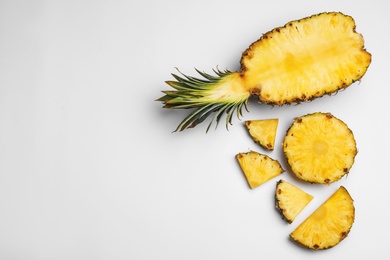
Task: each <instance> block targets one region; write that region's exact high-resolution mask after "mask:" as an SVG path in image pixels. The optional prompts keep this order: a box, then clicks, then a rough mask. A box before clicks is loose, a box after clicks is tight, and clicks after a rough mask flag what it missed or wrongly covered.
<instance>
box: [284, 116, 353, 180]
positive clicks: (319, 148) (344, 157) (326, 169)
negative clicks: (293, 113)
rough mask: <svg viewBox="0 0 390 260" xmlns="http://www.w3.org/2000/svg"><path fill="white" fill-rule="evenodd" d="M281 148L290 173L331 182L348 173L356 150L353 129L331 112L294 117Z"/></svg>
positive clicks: (301, 177)
mask: <svg viewBox="0 0 390 260" xmlns="http://www.w3.org/2000/svg"><path fill="white" fill-rule="evenodd" d="M283 150H284V154H285V156H286V159H287V162H288V164H289V165H290V167H291V170H292V172H293V173H294V174H295V175H296V176H297V177H298V178H300V179H302V180H304V181H307V182H311V183H320V184H330V183H333V182H335V181H338V180H340V179H341V178H342V177H343V176H344V175H346V174H348V173H349V171H350V169H351V167H352V165H353V164H354V161H355V156H356V154H357V152H358V150H357V146H356V140H355V138H354V135H353V132H352V131H351V130H350V129H349V128H348V126H347V125H346V124H345V123H344V122H343V121H341V120H340V119H338V118H336V117H334V116H333V115H332V114H330V113H321V112H316V113H312V114H307V115H305V116H302V117H299V118H295V120H294V122H293V123H292V125H291V126H290V128H289V129H288V130H287V133H286V136H285V138H284V141H283Z"/></svg>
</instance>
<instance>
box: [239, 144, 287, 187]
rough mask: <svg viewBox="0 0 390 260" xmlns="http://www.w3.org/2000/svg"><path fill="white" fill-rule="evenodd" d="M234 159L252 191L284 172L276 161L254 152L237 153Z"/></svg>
mask: <svg viewBox="0 0 390 260" xmlns="http://www.w3.org/2000/svg"><path fill="white" fill-rule="evenodd" d="M236 158H237V161H238V163H239V164H240V167H241V170H242V171H243V173H244V175H245V177H246V180H247V181H248V184H249V186H250V187H251V188H252V189H253V188H256V187H258V186H260V185H261V184H263V183H265V182H267V181H269V180H271V179H272V178H274V177H276V176H278V175H280V174H282V173H283V172H284V170H283V168H282V166H281V165H280V163H279V162H278V161H277V160H274V159H272V158H270V157H269V156H267V155H265V154H260V153H258V152H255V151H249V152H247V153H239V154H237V155H236Z"/></svg>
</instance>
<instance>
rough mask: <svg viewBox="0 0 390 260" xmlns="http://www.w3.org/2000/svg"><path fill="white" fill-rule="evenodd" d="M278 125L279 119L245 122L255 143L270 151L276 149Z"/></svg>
mask: <svg viewBox="0 0 390 260" xmlns="http://www.w3.org/2000/svg"><path fill="white" fill-rule="evenodd" d="M278 123H279V120H278V119H277V118H274V119H263V120H247V121H245V122H244V124H245V126H246V128H247V129H248V131H249V134H250V136H251V137H252V139H253V141H255V143H258V144H260V145H261V146H262V147H264V148H265V149H267V150H270V151H272V150H273V149H274V147H275V139H276V130H277V129H278Z"/></svg>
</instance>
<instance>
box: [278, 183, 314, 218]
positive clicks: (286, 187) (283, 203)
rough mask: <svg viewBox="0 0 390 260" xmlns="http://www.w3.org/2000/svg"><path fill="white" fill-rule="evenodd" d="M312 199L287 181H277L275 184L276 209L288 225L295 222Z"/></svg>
mask: <svg viewBox="0 0 390 260" xmlns="http://www.w3.org/2000/svg"><path fill="white" fill-rule="evenodd" d="M312 199H313V196H312V195H310V194H309V193H307V192H305V191H303V190H301V189H300V188H298V187H296V186H294V185H293V184H291V183H289V182H287V181H284V180H279V181H278V182H277V183H276V191H275V205H276V209H277V210H278V211H279V212H280V214H282V217H283V219H285V220H286V221H287V222H288V223H289V224H291V223H292V222H293V221H294V220H295V218H296V217H297V216H298V214H299V213H301V211H302V210H303V209H304V208H305V207H306V206H307V204H309V202H310V201H312Z"/></svg>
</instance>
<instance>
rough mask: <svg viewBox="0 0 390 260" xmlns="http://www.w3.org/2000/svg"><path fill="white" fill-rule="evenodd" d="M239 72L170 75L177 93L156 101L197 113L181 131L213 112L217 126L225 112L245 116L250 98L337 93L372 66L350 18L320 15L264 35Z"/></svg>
mask: <svg viewBox="0 0 390 260" xmlns="http://www.w3.org/2000/svg"><path fill="white" fill-rule="evenodd" d="M240 63H241V71H235V72H231V71H228V70H226V71H220V70H214V72H215V73H216V75H210V74H208V73H205V72H201V71H199V70H197V72H198V73H199V74H200V75H201V76H202V77H201V78H196V77H191V76H187V75H185V74H183V73H181V72H179V73H180V74H181V75H180V76H178V75H175V74H172V75H173V77H174V78H175V80H172V81H167V82H166V83H167V84H168V85H170V86H171V87H172V88H173V89H174V90H168V91H163V93H164V94H165V95H164V96H162V97H161V98H159V99H157V101H161V102H163V104H164V106H163V107H164V108H176V109H194V110H193V111H192V112H191V113H190V114H189V115H188V116H187V117H186V118H185V119H184V120H183V121H182V122H181V123H180V124H179V126H178V127H177V129H176V131H182V130H184V129H187V128H191V127H194V126H196V125H198V124H199V123H201V122H203V121H204V120H205V119H206V118H207V117H208V116H209V115H211V114H212V113H215V116H214V118H213V119H212V120H211V122H210V124H209V126H208V128H207V131H208V130H209V127H210V126H211V124H212V122H213V121H216V122H217V125H218V122H219V121H220V119H221V118H222V116H223V115H224V114H225V113H226V127H228V125H229V124H231V119H232V115H233V114H234V112H235V111H236V112H237V116H238V117H240V116H242V108H243V107H245V108H246V110H247V102H248V99H249V97H250V96H257V97H258V98H259V100H260V103H266V104H271V105H283V104H290V103H299V102H302V101H309V100H312V99H314V98H318V97H321V96H323V95H324V94H331V93H335V92H337V91H338V90H340V89H345V88H347V87H348V86H350V85H351V84H352V83H353V82H355V81H357V80H360V79H361V78H362V77H363V76H364V75H365V73H366V71H367V68H368V66H369V65H370V63H371V54H370V53H369V52H367V51H366V50H365V47H364V39H363V36H362V35H361V34H359V33H357V32H356V31H355V21H354V19H353V18H352V17H351V16H348V15H344V14H342V13H339V12H330V13H321V14H317V15H313V16H310V17H307V18H303V19H301V20H296V21H292V22H289V23H287V24H286V25H285V26H283V27H279V28H275V29H273V30H272V31H270V32H268V33H266V34H264V35H263V36H261V38H260V39H259V40H257V41H256V42H254V43H253V44H251V45H250V47H249V48H248V49H247V50H245V51H244V53H243V55H242V57H241V61H240Z"/></svg>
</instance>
